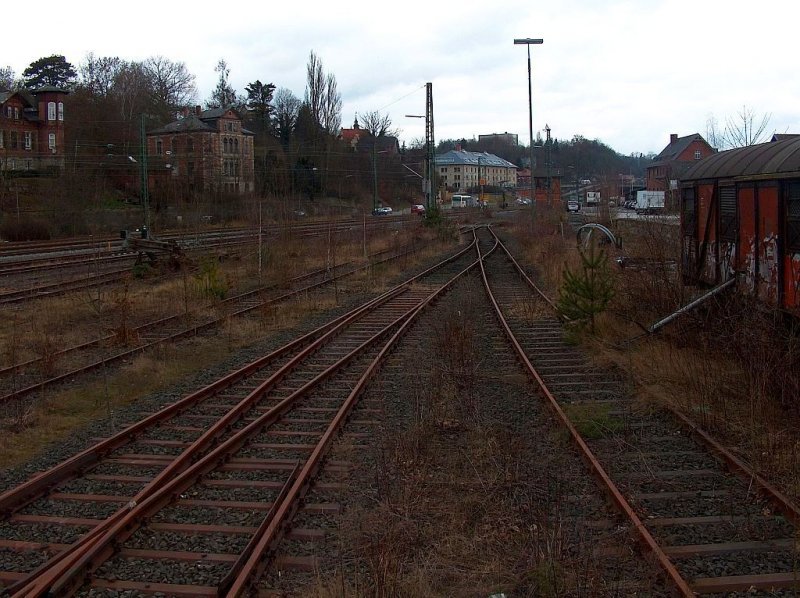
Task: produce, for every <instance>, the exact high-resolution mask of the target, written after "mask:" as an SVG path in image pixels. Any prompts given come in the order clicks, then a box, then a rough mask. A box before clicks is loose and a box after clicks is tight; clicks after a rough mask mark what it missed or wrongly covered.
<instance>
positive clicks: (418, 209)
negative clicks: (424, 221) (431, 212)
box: [411, 203, 425, 214]
mask: <svg viewBox="0 0 800 598" xmlns="http://www.w3.org/2000/svg"><path fill="white" fill-rule="evenodd" d="M411 213H412V214H424V213H425V206H423V205H422V204H421V203H418V204H414V205H413V206H411Z"/></svg>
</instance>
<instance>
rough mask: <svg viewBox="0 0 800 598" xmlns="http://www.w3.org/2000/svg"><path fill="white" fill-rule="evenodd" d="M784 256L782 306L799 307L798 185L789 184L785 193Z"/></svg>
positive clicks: (799, 223)
mask: <svg viewBox="0 0 800 598" xmlns="http://www.w3.org/2000/svg"><path fill="white" fill-rule="evenodd" d="M784 214H785V222H786V226H785V230H786V236H785V238H786V244H785V247H786V255H785V257H784V258H783V280H784V286H783V304H784V306H785V307H787V308H789V309H791V308H797V307H800V183H790V184H789V185H788V189H787V193H786V208H785V210H784Z"/></svg>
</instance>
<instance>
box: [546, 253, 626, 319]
mask: <svg viewBox="0 0 800 598" xmlns="http://www.w3.org/2000/svg"><path fill="white" fill-rule="evenodd" d="M613 297H614V279H613V276H612V274H611V271H610V269H609V267H608V259H607V257H606V252H605V251H603V250H602V249H601V250H599V251H598V250H597V249H596V248H595V246H594V245H592V246H591V247H590V249H589V253H588V255H587V254H586V253H584V252H581V266H580V268H579V270H578V271H577V272H571V271H570V270H569V268H565V269H564V284H563V285H562V286H561V289H560V290H559V297H558V309H559V311H560V312H561V314H562V315H564V316H565V317H567V318H569V319H570V320H574V321H578V322H583V323H586V322H588V324H589V329H590V330H591V331H592V332H594V324H595V316H596V315H597V314H600V313H602V312H603V311H604V310H605V309H606V307H608V304H609V303H610V302H611V299H612V298H613Z"/></svg>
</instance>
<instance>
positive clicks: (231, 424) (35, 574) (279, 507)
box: [0, 247, 476, 596]
mask: <svg viewBox="0 0 800 598" xmlns="http://www.w3.org/2000/svg"><path fill="white" fill-rule="evenodd" d="M475 263H476V262H475V257H474V255H473V254H472V252H471V251H470V247H468V248H466V249H465V250H463V251H462V252H459V253H458V254H456V255H455V256H451V257H450V258H448V259H446V260H444V261H443V262H441V263H440V264H438V265H437V266H435V267H434V268H431V269H429V270H426V271H425V272H423V273H422V274H420V275H418V276H416V277H414V278H412V279H410V280H408V281H406V282H405V283H403V284H401V285H399V286H397V287H395V288H393V289H391V290H390V291H387V292H386V293H383V294H382V295H381V296H379V297H377V298H376V299H373V300H371V301H368V302H367V303H365V304H363V305H362V306H359V307H358V308H356V309H354V310H352V311H350V312H348V313H347V314H345V315H343V316H340V317H339V318H337V319H336V320H334V321H332V322H329V323H328V324H325V325H323V326H322V327H320V328H319V329H317V330H315V331H313V332H311V333H308V334H306V335H304V336H302V337H300V338H298V339H296V340H294V341H292V342H290V343H288V344H287V345H285V346H284V347H282V348H280V349H277V350H276V351H273V352H272V353H271V354H269V355H266V356H264V357H262V358H261V359H258V360H256V361H254V362H252V363H250V364H248V365H247V366H245V367H244V368H242V369H240V370H237V371H235V372H232V373H230V374H229V375H227V376H225V377H224V378H221V379H219V380H217V381H216V382H214V383H213V384H211V385H210V386H208V387H206V388H203V389H202V390H200V391H197V392H195V393H192V394H191V395H189V396H187V397H184V398H183V399H181V400H180V401H178V402H176V403H173V404H171V405H170V406H168V407H166V408H164V409H162V410H161V411H159V412H157V413H154V414H151V415H148V416H146V417H144V418H143V419H141V420H140V421H138V422H131V423H130V425H128V426H127V427H126V428H125V429H124V430H123V431H122V432H120V433H119V434H116V435H115V436H113V437H111V438H107V439H105V440H102V441H100V442H98V443H97V444H96V445H94V446H92V447H90V448H88V449H86V450H84V451H83V452H81V453H80V454H78V455H75V456H74V457H72V458H70V459H68V460H67V461H65V462H63V463H61V464H60V465H57V466H55V467H53V468H51V469H50V470H48V471H45V472H43V473H41V474H39V475H37V476H34V477H33V478H32V479H30V480H28V481H27V482H25V483H23V484H22V485H20V486H18V487H16V488H14V489H11V490H9V491H7V492H5V493H4V494H2V495H0V513H2V515H3V519H4V521H3V523H2V525H1V526H0V551H2V552H1V553H0V554H2V557H3V559H2V571H0V581H2V582H3V583H4V584H6V593H8V594H11V595H20V596H22V595H25V596H39V595H45V594H47V595H68V594H71V593H73V592H75V591H78V590H79V589H80V588H81V587H84V586H85V585H86V584H87V583H88V585H89V586H90V587H92V588H95V589H98V590H102V589H112V590H114V591H120V590H130V591H141V592H145V593H157V592H162V593H168V594H169V595H177V596H204V595H207V596H217V595H221V594H223V595H229V596H237V595H242V594H243V592H245V591H246V589H247V588H249V587H250V586H251V585H252V584H253V583H254V581H255V579H256V577H257V575H258V574H259V573H260V571H261V570H263V568H264V567H265V566H266V565H267V564H268V563H269V561H270V558H271V556H272V554H273V552H274V547H275V545H276V544H277V543H278V542H279V541H280V539H281V538H282V536H283V534H284V531H285V528H286V525H287V522H288V521H289V520H290V519H291V517H292V516H293V515H294V513H296V512H298V511H301V512H302V511H308V510H321V511H325V510H326V509H330V508H332V507H331V506H330V505H324V504H321V505H312V504H305V505H303V504H302V503H301V500H302V498H303V496H304V495H305V494H306V492H307V491H308V488H309V487H310V485H311V484H312V482H313V480H314V479H315V476H316V475H317V474H318V473H319V472H320V471H324V470H325V469H326V468H328V469H329V468H336V467H341V466H343V465H342V464H340V463H336V462H331V461H326V460H325V453H326V451H327V448H328V446H329V445H330V443H331V441H332V439H333V438H334V437H335V436H336V435H337V434H338V432H339V430H340V428H341V425H342V424H343V423H344V422H345V421H346V420H347V418H348V414H349V413H350V411H351V409H352V407H353V406H354V405H355V404H356V402H357V400H358V399H359V397H360V395H361V393H362V391H363V389H364V388H365V386H366V385H367V383H368V382H369V380H370V379H371V378H372V376H373V375H374V374H375V371H376V369H377V367H378V366H379V364H380V363H381V362H382V360H383V358H384V356H385V354H386V353H387V351H388V350H389V348H390V347H391V346H392V345H393V344H394V343H395V342H397V340H398V339H399V338H401V336H402V334H403V333H404V332H405V331H406V330H407V329H408V328H409V327H410V326H411V325H412V324H413V322H414V321H415V318H416V317H417V316H418V314H419V313H421V312H422V311H423V310H424V308H425V307H426V306H427V305H428V304H430V303H431V302H432V301H433V300H434V299H436V298H437V297H438V296H439V295H440V294H441V293H443V292H445V291H446V290H447V289H448V288H449V287H450V286H451V285H452V284H453V283H454V282H455V280H457V279H458V278H460V277H462V276H464V275H465V273H466V272H468V271H469V270H470V269H472V268H473V267H474V266H475ZM361 424H362V425H370V422H369V421H364V422H361ZM293 533H294V534H295V535H298V534H299V535H300V536H302V535H303V534H306V535H308V534H311V535H313V530H311V531H298V530H295V531H294V532H293ZM187 537H191V542H192V545H191V546H190V547H189V546H187ZM164 579H167V580H170V581H163V580H164Z"/></svg>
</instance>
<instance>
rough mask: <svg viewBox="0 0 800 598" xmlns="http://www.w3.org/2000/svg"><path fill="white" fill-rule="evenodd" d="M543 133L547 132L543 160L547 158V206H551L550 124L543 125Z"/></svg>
mask: <svg viewBox="0 0 800 598" xmlns="http://www.w3.org/2000/svg"><path fill="white" fill-rule="evenodd" d="M544 130H545V133H546V134H547V140H546V141H545V148H546V149H545V160H547V207H548V208H552V207H553V190H552V189H553V180H552V178H551V176H550V157H551V156H552V154H551V142H550V125H547V124H546V125H545V126H544Z"/></svg>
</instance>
